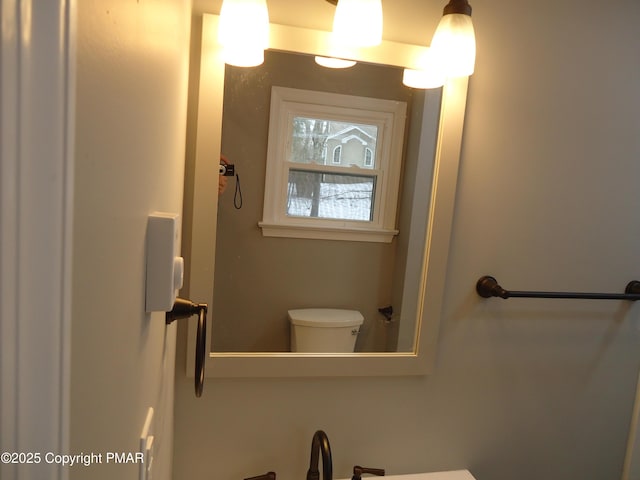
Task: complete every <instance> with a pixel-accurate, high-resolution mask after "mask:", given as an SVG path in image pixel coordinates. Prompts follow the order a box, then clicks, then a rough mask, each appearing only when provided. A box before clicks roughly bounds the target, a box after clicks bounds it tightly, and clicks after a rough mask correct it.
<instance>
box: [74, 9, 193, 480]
mask: <svg viewBox="0 0 640 480" xmlns="http://www.w3.org/2000/svg"><path fill="white" fill-rule="evenodd" d="M190 20H191V5H190V2H188V1H184V2H183V1H178V0H151V1H150V0H146V1H133V0H130V1H124V0H95V1H91V0H82V1H79V2H78V42H77V45H78V67H77V68H78V71H77V89H78V90H77V118H76V123H77V131H76V139H77V141H76V146H75V148H76V162H75V163H76V171H75V179H76V184H75V211H74V216H75V229H74V240H73V243H74V248H73V263H74V269H73V295H72V296H73V312H72V314H73V320H72V365H71V373H72V380H71V412H72V414H71V447H70V450H71V452H70V453H79V452H85V453H89V452H98V453H105V452H108V451H118V452H135V451H137V450H138V442H139V440H138V438H139V435H140V431H141V429H142V425H143V422H144V420H145V416H146V413H147V408H148V407H154V408H155V410H156V418H155V430H156V433H158V434H159V435H158V436H157V438H156V448H157V450H156V458H155V464H154V478H156V479H165V480H166V479H169V478H170V475H171V456H172V454H171V452H172V449H173V446H172V433H173V432H172V427H173V378H174V358H175V326H171V327H169V328H165V325H164V315H163V314H161V313H155V314H152V315H147V314H145V313H144V272H145V258H144V245H145V231H146V222H147V215H148V214H149V213H151V212H153V211H167V212H176V213H180V212H181V210H182V187H183V170H184V139H185V123H186V94H187V81H188V74H187V70H188V42H189V30H190ZM70 473H71V475H70V477H71V478H72V479H74V478H76V479H84V478H91V479H93V480H98V479H113V478H118V479H136V478H138V465H132V464H129V465H113V464H112V465H106V464H102V465H94V466H91V467H87V468H83V467H74V468H72V469H71V470H70Z"/></svg>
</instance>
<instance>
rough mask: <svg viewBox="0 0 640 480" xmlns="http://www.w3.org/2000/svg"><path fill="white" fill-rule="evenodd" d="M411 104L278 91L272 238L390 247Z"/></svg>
mask: <svg viewBox="0 0 640 480" xmlns="http://www.w3.org/2000/svg"><path fill="white" fill-rule="evenodd" d="M405 115H406V104H405V103H403V102H397V101H391V100H380V99H372V98H365V97H355V96H350V95H340V94H333V93H326V92H313V91H307V90H297V89H291V88H283V87H273V88H272V93H271V114H270V121H269V146H268V151H267V172H266V175H265V199H264V211H263V220H262V222H260V223H259V225H260V227H261V228H262V233H263V235H265V236H276V237H297V238H322V239H334V240H358V241H373V242H390V241H391V240H392V238H393V236H394V235H396V234H397V233H398V232H397V230H395V229H394V227H395V218H396V205H397V196H398V185H399V181H400V169H401V158H402V140H403V138H404V122H405Z"/></svg>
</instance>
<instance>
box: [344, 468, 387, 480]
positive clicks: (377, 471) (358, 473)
mask: <svg viewBox="0 0 640 480" xmlns="http://www.w3.org/2000/svg"><path fill="white" fill-rule="evenodd" d="M363 473H370V474H371V475H378V476H379V477H383V476H384V469H382V468H369V467H361V466H360V465H356V466H355V467H353V477H351V480H360V479H361V478H362V474H363Z"/></svg>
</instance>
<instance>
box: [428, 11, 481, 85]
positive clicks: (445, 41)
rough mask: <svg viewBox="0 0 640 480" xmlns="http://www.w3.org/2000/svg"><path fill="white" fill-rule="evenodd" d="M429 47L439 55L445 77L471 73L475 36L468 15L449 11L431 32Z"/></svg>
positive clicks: (473, 61)
mask: <svg viewBox="0 0 640 480" xmlns="http://www.w3.org/2000/svg"><path fill="white" fill-rule="evenodd" d="M431 49H432V50H434V52H436V54H437V55H438V56H439V57H440V59H439V61H441V62H442V68H443V69H444V72H445V74H446V76H447V77H465V76H468V75H471V74H472V73H473V70H474V68H475V62H476V36H475V33H474V30H473V22H472V21H471V17H470V16H469V15H465V14H462V13H449V14H446V15H444V16H443V17H442V19H441V20H440V23H439V24H438V28H436V31H435V33H434V34H433V40H432V41H431Z"/></svg>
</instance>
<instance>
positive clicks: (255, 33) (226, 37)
mask: <svg viewBox="0 0 640 480" xmlns="http://www.w3.org/2000/svg"><path fill="white" fill-rule="evenodd" d="M218 43H220V44H221V45H222V47H223V58H224V61H225V62H226V63H228V64H230V65H236V66H239V67H251V66H255V65H260V64H261V63H262V62H263V61H264V50H265V49H266V48H268V47H269V12H268V10H267V2H266V0H224V1H223V3H222V8H221V9H220V23H219V25H218Z"/></svg>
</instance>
